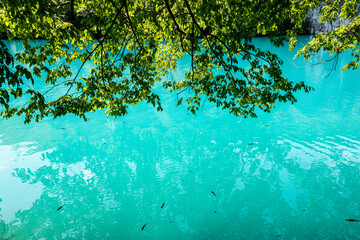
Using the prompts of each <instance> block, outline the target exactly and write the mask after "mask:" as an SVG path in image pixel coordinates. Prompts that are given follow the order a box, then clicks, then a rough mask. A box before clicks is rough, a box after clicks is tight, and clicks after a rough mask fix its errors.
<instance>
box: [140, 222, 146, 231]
mask: <svg viewBox="0 0 360 240" xmlns="http://www.w3.org/2000/svg"><path fill="white" fill-rule="evenodd" d="M146 224H147V223H145V224H144V226H143V227H142V228H141V231H142V230H144V228H145V226H146Z"/></svg>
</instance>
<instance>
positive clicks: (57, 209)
mask: <svg viewBox="0 0 360 240" xmlns="http://www.w3.org/2000/svg"><path fill="white" fill-rule="evenodd" d="M64 205H65V204H63V205H61V206H60V207H59V208H58V209H57V210H56V211H59V210H60V209H62V207H63V206H64Z"/></svg>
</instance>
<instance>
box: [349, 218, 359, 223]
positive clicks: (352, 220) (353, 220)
mask: <svg viewBox="0 0 360 240" xmlns="http://www.w3.org/2000/svg"><path fill="white" fill-rule="evenodd" d="M345 221H348V222H360V220H356V219H352V218H348V219H345Z"/></svg>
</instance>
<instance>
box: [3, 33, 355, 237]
mask: <svg viewBox="0 0 360 240" xmlns="http://www.w3.org/2000/svg"><path fill="white" fill-rule="evenodd" d="M256 41H258V44H264V45H266V44H267V42H266V41H265V40H264V39H257V40H256ZM264 41H265V42H264ZM277 51H281V52H280V54H282V56H284V59H286V58H289V56H290V54H289V53H288V52H287V51H286V50H285V49H280V50H277ZM290 58H291V57H290ZM341 61H342V60H341ZM339 62H340V61H339ZM285 67H286V66H285ZM287 67H288V68H289V69H287V68H285V69H284V72H285V73H286V74H287V76H289V78H293V79H294V78H296V79H301V80H303V78H305V77H307V78H308V79H306V80H307V81H308V83H309V84H311V85H312V86H314V87H315V88H316V91H315V92H312V93H310V94H307V95H301V96H300V94H299V96H300V98H299V102H298V103H297V104H296V105H279V106H278V108H277V109H276V110H275V111H274V112H273V113H272V114H260V115H259V118H257V119H239V118H235V117H232V116H229V115H228V114H227V113H223V112H221V111H219V110H217V109H215V108H213V107H212V106H211V105H205V107H204V110H203V111H202V112H201V113H199V115H198V116H191V115H187V113H186V112H185V111H184V109H182V108H175V107H174V106H175V102H176V100H175V99H174V98H173V97H172V96H168V95H166V94H165V93H163V94H162V99H163V101H164V102H165V107H166V110H165V111H164V112H156V111H155V110H154V109H153V108H151V107H149V106H146V105H145V104H140V105H139V106H137V107H136V108H134V109H132V111H131V112H130V114H129V115H127V116H125V117H124V118H121V119H117V120H115V121H112V120H109V119H105V118H104V115H103V114H102V113H96V114H93V115H92V116H91V117H90V119H91V120H90V121H89V122H86V123H85V122H82V121H81V120H78V119H76V118H73V117H72V116H67V117H63V118H61V119H57V120H55V121H52V120H45V121H43V122H41V123H32V124H29V125H23V124H22V119H17V118H15V119H11V120H7V121H5V120H1V121H0V239H41V238H48V239H82V238H83V239H169V238H171V239H291V238H297V239H313V238H317V239H324V238H327V239H329V238H331V239H353V238H356V237H358V233H359V230H360V224H359V223H357V222H347V221H345V219H348V218H354V219H360V208H359V204H360V189H359V180H360V174H359V171H360V160H359V159H360V158H359V157H360V138H359V135H358V134H359V132H360V129H359V124H358V119H359V117H360V116H359V115H360V110H359V106H360V98H359V96H360V86H359V83H358V82H357V79H358V78H359V73H358V72H355V71H353V72H348V73H346V74H345V75H341V73H339V72H334V73H333V74H332V75H331V76H330V77H329V78H327V79H321V78H314V79H313V78H312V76H322V75H323V73H324V72H325V71H327V70H326V68H325V67H324V66H321V65H320V66H319V65H317V66H313V67H312V68H310V67H309V68H305V70H306V71H304V69H298V68H293V67H292V65H291V64H289V63H288V65H287ZM310 72H313V73H316V74H313V75H311V74H310ZM174 74H176V73H174ZM164 203H165V204H164ZM162 206H163V207H162ZM145 224H146V225H145ZM144 226H145V227H144ZM142 228H143V230H142Z"/></svg>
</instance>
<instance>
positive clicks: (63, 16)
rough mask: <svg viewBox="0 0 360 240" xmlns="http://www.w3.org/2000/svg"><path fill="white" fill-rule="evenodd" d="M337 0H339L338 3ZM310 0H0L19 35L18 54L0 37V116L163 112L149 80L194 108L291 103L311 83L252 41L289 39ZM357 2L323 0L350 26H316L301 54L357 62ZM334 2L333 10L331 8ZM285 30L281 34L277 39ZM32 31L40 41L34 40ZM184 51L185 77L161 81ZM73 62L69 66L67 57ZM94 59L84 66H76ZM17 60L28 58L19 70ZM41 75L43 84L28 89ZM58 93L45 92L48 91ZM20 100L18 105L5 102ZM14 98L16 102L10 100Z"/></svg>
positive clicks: (240, 111) (328, 14)
mask: <svg viewBox="0 0 360 240" xmlns="http://www.w3.org/2000/svg"><path fill="white" fill-rule="evenodd" d="M340 2H345V4H340ZM319 4H320V1H315V0H304V1H294V0H285V1H284V0H201V1H198V0H192V1H190V0H177V1H174V0H155V1H154V0H142V1H138V0H132V1H129V0H68V1H63V0H50V1H49V0H2V1H0V6H1V9H0V32H2V33H3V36H5V37H6V38H8V39H10V40H11V39H19V40H20V41H21V42H22V43H23V46H24V49H23V51H22V52H18V53H16V54H14V55H11V54H10V53H9V51H8V49H7V48H6V46H5V44H4V43H2V42H0V68H1V70H0V105H2V110H1V113H0V114H1V115H2V116H3V117H5V118H10V117H12V116H14V115H25V122H26V123H28V122H30V121H31V120H35V121H38V120H40V119H42V118H44V117H46V116H52V117H53V118H56V117H59V116H62V115H65V114H68V113H72V114H75V115H77V116H79V117H82V118H84V119H85V120H87V118H86V115H85V114H86V113H88V112H93V111H95V110H97V109H107V114H108V116H112V117H117V116H122V115H124V114H126V113H127V109H128V107H129V106H132V105H136V104H137V103H139V102H141V101H146V102H147V103H150V104H152V105H153V106H154V107H156V108H157V110H162V106H161V101H160V98H159V96H158V95H157V94H156V92H155V91H154V86H155V84H156V85H158V84H161V86H162V87H163V88H165V89H167V90H169V91H170V92H175V93H176V95H177V97H178V98H177V99H178V105H179V104H183V105H186V107H187V108H188V110H189V111H191V112H192V113H194V114H195V113H196V111H198V110H199V107H200V106H201V104H203V102H204V101H209V102H212V103H214V104H215V105H216V106H217V107H220V108H222V109H225V110H228V111H229V112H230V113H232V114H235V115H236V116H245V117H246V116H252V117H255V116H256V114H255V111H256V109H260V110H262V111H265V112H270V110H271V109H272V108H274V104H275V102H277V101H280V102H291V103H294V102H295V101H296V99H295V97H294V95H293V93H294V92H295V91H298V90H304V91H306V92H308V91H310V90H311V88H310V87H308V86H306V85H305V84H304V83H303V82H300V83H295V82H292V81H290V80H288V79H286V78H285V77H284V76H283V74H282V71H281V69H280V67H281V65H282V61H281V59H279V57H278V56H277V55H275V54H273V53H271V52H269V51H266V50H263V49H260V48H257V47H255V46H254V45H253V44H252V38H253V37H254V36H258V35H266V36H267V37H268V38H270V40H271V42H272V43H273V44H274V45H275V46H280V45H281V44H283V41H285V40H291V41H290V44H291V46H294V45H295V44H296V35H297V33H299V32H300V31H301V29H302V23H303V21H304V19H305V15H306V13H307V11H308V10H309V9H310V8H312V7H315V6H318V5H319ZM357 4H358V2H357V1H351V0H347V1H325V3H323V8H322V9H323V11H322V14H323V16H322V20H324V21H328V22H331V21H333V20H334V19H335V18H336V17H338V16H339V17H341V18H344V19H348V20H349V21H350V23H349V24H348V25H344V26H341V27H340V28H339V29H336V30H335V31H334V32H331V33H327V34H319V35H318V36H316V37H315V38H314V40H313V41H312V42H310V43H309V44H308V45H307V46H305V48H304V49H302V50H301V51H300V52H299V54H303V55H304V56H305V57H309V56H310V54H311V53H312V52H317V51H319V50H320V49H321V48H324V49H326V50H329V51H330V52H332V53H335V54H339V53H340V52H342V51H344V50H346V49H352V50H353V51H354V56H355V57H356V58H357V59H356V60H355V61H354V62H352V63H350V64H349V65H347V66H346V67H345V68H350V67H352V68H356V67H357V66H358V64H359V55H358V54H359V50H358V49H357V48H358V47H357V45H356V44H357V39H358V38H359V32H360V31H357V28H358V25H359V19H358V17H356V14H355V9H356V7H354V6H356V5H357ZM339 9H340V10H341V11H340V14H339ZM278 36H284V37H278ZM37 38H42V39H46V41H43V42H42V44H32V41H34V39H37ZM184 56H190V58H191V63H190V65H191V66H190V70H189V71H188V72H186V73H185V77H184V78H183V79H175V80H174V79H172V80H164V79H165V78H164V76H166V75H167V74H169V72H170V71H172V70H175V69H176V68H177V63H178V61H179V60H180V59H182V58H183V57H184ZM75 61H77V62H78V61H80V63H81V64H80V65H81V66H80V67H79V68H78V69H76V71H73V70H71V65H72V64H73V63H74V62H75ZM87 63H91V64H93V68H92V69H90V70H89V71H88V70H86V71H88V72H86V73H85V74H84V73H83V72H84V71H85V69H84V65H85V64H87ZM24 66H27V67H26V68H25V67H24ZM35 76H36V77H37V78H43V79H45V82H46V84H48V85H49V86H48V87H47V88H45V90H38V89H36V88H35V84H36V81H39V80H36V81H35V80H34V78H35ZM54 92H55V93H56V94H51V93H54ZM17 98H22V99H26V100H27V101H26V104H24V105H21V106H16V104H14V103H13V102H14V101H13V100H14V99H17ZM15 102H16V101H15Z"/></svg>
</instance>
